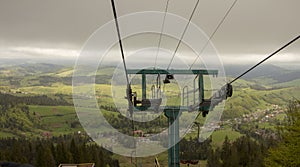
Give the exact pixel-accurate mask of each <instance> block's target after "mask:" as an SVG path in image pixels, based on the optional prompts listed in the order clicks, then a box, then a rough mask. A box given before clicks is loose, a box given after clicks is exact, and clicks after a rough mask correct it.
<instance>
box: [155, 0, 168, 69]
mask: <svg viewBox="0 0 300 167" xmlns="http://www.w3.org/2000/svg"><path fill="white" fill-rule="evenodd" d="M169 1H170V0H167V3H166V7H165V15H164V18H163V23H162V26H161V30H160V35H159V41H158V47H157V51H156V57H155V64H154V69H156V66H157V57H158V53H159V49H160V46H161V39H162V35H163V31H164V28H165V21H166V16H167V12H168V8H169Z"/></svg>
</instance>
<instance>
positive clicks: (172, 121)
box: [164, 108, 180, 167]
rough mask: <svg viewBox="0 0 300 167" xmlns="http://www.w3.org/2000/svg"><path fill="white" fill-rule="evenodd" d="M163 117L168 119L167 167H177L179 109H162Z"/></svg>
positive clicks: (178, 163)
mask: <svg viewBox="0 0 300 167" xmlns="http://www.w3.org/2000/svg"><path fill="white" fill-rule="evenodd" d="M164 113H165V116H166V117H167V118H168V123H169V129H168V142H169V143H168V145H169V149H168V166H169V167H179V166H180V159H179V116H180V108H166V109H164Z"/></svg>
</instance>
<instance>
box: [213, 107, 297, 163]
mask: <svg viewBox="0 0 300 167" xmlns="http://www.w3.org/2000/svg"><path fill="white" fill-rule="evenodd" d="M286 116H287V117H286V120H285V122H284V123H283V124H282V125H280V126H279V127H278V128H277V133H276V137H275V138H274V137H272V136H268V135H260V136H259V135H253V134H252V133H248V135H245V136H242V137H240V138H238V139H237V140H235V141H233V142H230V141H229V140H228V138H227V137H226V138H225V141H224V143H223V145H222V147H221V148H217V149H216V150H212V149H211V150H210V152H209V154H208V158H207V163H208V167H221V166H223V167H227V166H230V167H238V166H253V167H254V166H255V167H259V166H266V167H273V166H300V159H299V155H300V143H299V136H300V101H292V102H290V104H289V105H288V109H287V111H286ZM271 133H274V132H271ZM250 135H251V136H250Z"/></svg>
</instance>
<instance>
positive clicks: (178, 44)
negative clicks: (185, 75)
mask: <svg viewBox="0 0 300 167" xmlns="http://www.w3.org/2000/svg"><path fill="white" fill-rule="evenodd" d="M199 1H200V0H197V2H196V4H195V6H194V9H193V11H192V13H191V16H190V18H189V21H188V23H187V24H186V26H185V28H184V30H183V33H182V34H181V37H180V39H179V41H178V43H177V46H176V49H175V51H174V52H173V55H172V58H171V60H170V63H169V65H168V67H167V70H169V68H170V67H171V64H172V62H173V60H174V57H175V55H176V53H177V51H178V48H179V46H180V44H181V42H182V39H183V37H184V35H185V33H186V31H187V29H188V27H189V25H190V23H191V20H192V18H193V16H194V14H195V11H196V9H197V7H198V5H199Z"/></svg>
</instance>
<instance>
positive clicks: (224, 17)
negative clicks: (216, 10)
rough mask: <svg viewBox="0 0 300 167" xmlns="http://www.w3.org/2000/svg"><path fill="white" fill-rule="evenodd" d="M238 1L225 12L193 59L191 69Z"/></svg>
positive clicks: (235, 0)
mask: <svg viewBox="0 0 300 167" xmlns="http://www.w3.org/2000/svg"><path fill="white" fill-rule="evenodd" d="M236 3H237V0H234V2H233V3H232V5H231V6H230V7H229V8H228V10H227V12H226V13H225V15H224V16H223V18H222V19H221V21H220V22H219V24H218V25H217V27H216V28H215V30H214V31H213V33H212V34H211V35H210V37H209V39H208V40H207V41H206V43H205V44H204V45H203V47H202V49H201V51H200V53H199V54H198V56H197V57H196V58H195V60H194V61H193V63H192V64H191V65H190V67H189V70H191V69H192V67H193V66H194V65H195V63H196V62H197V60H198V59H199V57H200V56H201V55H202V53H203V52H204V50H205V49H206V47H207V45H208V44H209V42H210V41H211V40H212V38H213V37H214V36H215V34H216V32H217V31H218V30H219V28H220V27H221V25H222V24H223V23H224V21H225V19H226V18H227V16H228V15H229V13H230V12H231V10H232V9H233V7H234V6H235V4H236Z"/></svg>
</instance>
